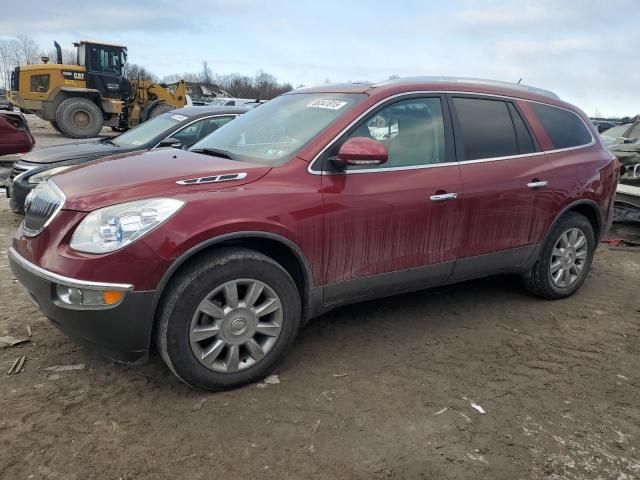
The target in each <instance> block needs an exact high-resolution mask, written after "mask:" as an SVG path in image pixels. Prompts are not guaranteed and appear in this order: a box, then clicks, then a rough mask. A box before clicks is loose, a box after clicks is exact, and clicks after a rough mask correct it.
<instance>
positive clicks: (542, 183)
mask: <svg viewBox="0 0 640 480" xmlns="http://www.w3.org/2000/svg"><path fill="white" fill-rule="evenodd" d="M547 185H549V182H547V181H546V180H536V181H534V182H529V183H527V187H529V188H533V189H534V190H535V189H536V188H544V187H546V186H547Z"/></svg>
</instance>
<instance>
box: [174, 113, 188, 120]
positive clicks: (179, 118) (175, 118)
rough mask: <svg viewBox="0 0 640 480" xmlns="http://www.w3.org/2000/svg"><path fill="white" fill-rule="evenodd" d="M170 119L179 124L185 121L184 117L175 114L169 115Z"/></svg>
mask: <svg viewBox="0 0 640 480" xmlns="http://www.w3.org/2000/svg"><path fill="white" fill-rule="evenodd" d="M171 118H173V119H174V120H177V121H179V122H183V121H185V120H186V119H187V117H185V116H184V115H178V114H177V113H176V114H175V115H171Z"/></svg>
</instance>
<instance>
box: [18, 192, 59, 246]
mask: <svg viewBox="0 0 640 480" xmlns="http://www.w3.org/2000/svg"><path fill="white" fill-rule="evenodd" d="M64 200H65V198H64V193H62V190H60V189H59V188H58V186H57V185H56V184H55V183H53V182H52V181H51V180H49V181H48V182H44V183H41V184H39V185H38V186H37V187H36V188H35V189H33V190H32V191H31V193H29V195H27V198H26V200H25V215H24V221H23V222H22V230H23V231H24V234H25V235H26V236H28V237H35V236H36V235H38V234H39V233H40V232H42V230H44V229H45V227H46V226H47V225H49V222H51V220H53V217H55V216H56V214H57V213H58V212H59V211H60V209H61V208H62V205H63V204H64Z"/></svg>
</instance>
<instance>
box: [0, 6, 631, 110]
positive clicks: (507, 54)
mask: <svg viewBox="0 0 640 480" xmlns="http://www.w3.org/2000/svg"><path fill="white" fill-rule="evenodd" d="M2 3H4V2H0V5H1V4H2ZM19 34H25V35H29V36H32V37H33V38H34V39H35V40H36V41H37V42H38V43H39V44H40V45H42V47H43V48H46V49H49V48H51V46H52V44H53V41H54V40H57V41H58V42H59V43H60V44H61V45H63V47H65V48H71V47H72V45H71V44H72V42H74V41H77V40H88V39H90V40H102V41H106V42H112V43H119V44H125V45H127V46H128V47H129V61H131V62H133V63H137V64H140V65H144V66H145V67H147V68H148V69H149V70H151V71H152V72H154V73H155V74H157V75H158V76H160V77H162V76H165V75H168V74H173V73H183V72H193V71H198V70H200V69H201V68H202V61H204V60H206V61H207V62H208V63H209V66H210V68H211V69H212V71H213V72H214V73H220V74H224V73H232V72H237V73H242V74H248V75H253V74H255V73H256V72H257V71H258V70H260V69H262V70H264V71H266V72H268V73H271V74H273V75H275V76H276V77H277V78H278V79H279V80H281V81H288V82H290V83H292V84H293V85H294V86H297V85H300V84H303V85H313V84H318V83H324V82H325V81H326V80H327V79H328V80H330V81H332V82H344V81H379V80H385V79H387V78H388V77H389V76H391V75H399V76H401V77H402V76H415V75H437V76H442V75H447V76H449V75H451V76H465V77H476V78H490V79H495V80H504V81H513V82H517V81H518V80H519V79H520V78H522V83H526V84H529V85H533V86H536V87H540V88H544V89H547V90H551V91H553V92H555V93H557V94H558V95H559V96H560V97H561V98H562V99H564V100H566V101H568V102H570V103H573V104H575V105H577V106H579V107H580V108H582V109H583V110H584V111H585V112H587V114H589V115H591V116H593V115H595V114H596V113H599V114H601V115H603V116H624V115H635V114H637V113H640V94H639V92H640V55H638V47H639V46H640V0H607V1H602V0H535V1H527V0H484V1H481V0H448V1H443V0H440V1H431V0H422V1H419V0H418V1H414V0H367V1H360V0H352V1H344V0H342V1H337V0H322V1H314V2H306V1H304V0H296V1H289V2H287V1H279V0H269V1H264V0H263V1H253V0H207V1H205V0H181V1H175V0H153V1H152V0H135V1H132V0H110V1H108V2H105V1H104V0H82V1H78V0H56V1H53V0H48V1H43V0H21V1H20V2H11V6H10V7H9V6H8V5H2V16H1V17H0V38H3V37H4V38H8V37H11V36H13V35H19Z"/></svg>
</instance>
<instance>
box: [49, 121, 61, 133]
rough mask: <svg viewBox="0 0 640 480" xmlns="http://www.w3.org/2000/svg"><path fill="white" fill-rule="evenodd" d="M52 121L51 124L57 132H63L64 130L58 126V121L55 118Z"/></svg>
mask: <svg viewBox="0 0 640 480" xmlns="http://www.w3.org/2000/svg"><path fill="white" fill-rule="evenodd" d="M50 123H51V126H52V127H53V129H54V130H55V131H56V132H58V133H62V130H60V127H59V126H58V123H57V122H56V121H55V120H53V121H52V122H50Z"/></svg>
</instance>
